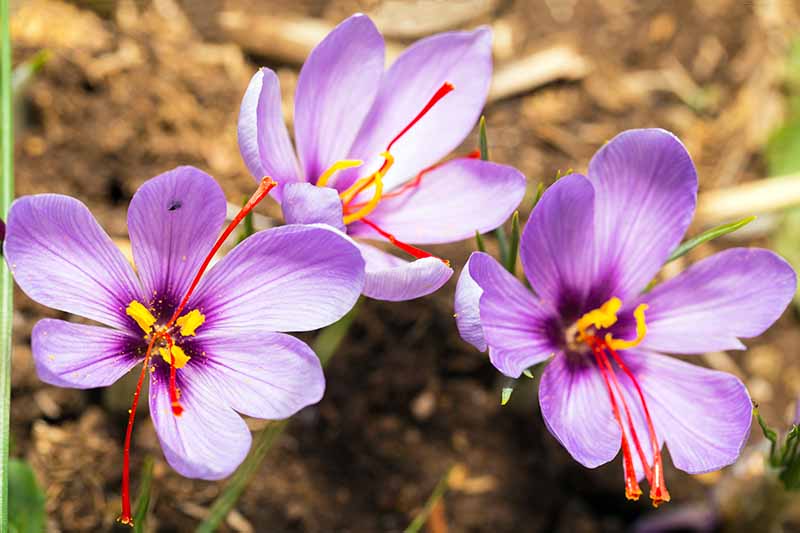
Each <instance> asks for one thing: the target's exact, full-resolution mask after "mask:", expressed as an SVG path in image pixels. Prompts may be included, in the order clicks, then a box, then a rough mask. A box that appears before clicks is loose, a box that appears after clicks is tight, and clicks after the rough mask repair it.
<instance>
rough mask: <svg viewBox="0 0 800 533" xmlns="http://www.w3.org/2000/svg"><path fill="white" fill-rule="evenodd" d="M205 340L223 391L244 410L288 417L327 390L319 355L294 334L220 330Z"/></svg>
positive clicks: (249, 413)
mask: <svg viewBox="0 0 800 533" xmlns="http://www.w3.org/2000/svg"><path fill="white" fill-rule="evenodd" d="M202 346H203V350H204V351H205V352H206V354H207V357H208V359H207V364H206V366H205V368H206V369H208V371H209V372H211V373H213V377H214V382H215V383H216V385H217V386H218V387H219V393H220V396H221V397H224V398H225V401H226V402H227V403H228V405H230V406H231V407H232V408H233V409H235V410H236V411H238V412H239V413H242V414H244V415H247V416H254V417H257V418H266V419H270V420H275V419H282V418H288V417H290V416H292V415H293V414H295V413H296V412H297V411H299V410H300V409H302V408H303V407H306V406H307V405H312V404H315V403H317V402H318V401H319V400H320V399H321V398H322V394H323V392H324V391H325V376H324V375H323V374H322V365H321V364H320V361H319V359H318V358H317V356H316V355H315V354H314V352H313V351H312V350H311V348H309V346H308V345H307V344H305V343H304V342H302V341H300V340H298V339H296V338H294V337H292V336H291V335H286V334H283V333H268V332H263V333H252V334H247V335H215V336H209V337H208V338H206V339H204V340H203V342H202Z"/></svg>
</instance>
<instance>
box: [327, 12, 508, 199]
mask: <svg viewBox="0 0 800 533" xmlns="http://www.w3.org/2000/svg"><path fill="white" fill-rule="evenodd" d="M491 76H492V34H491V30H489V28H486V27H483V28H479V29H477V30H475V31H471V32H450V33H441V34H438V35H434V36H432V37H428V38H426V39H422V40H420V41H418V42H416V43H414V44H413V45H411V46H410V47H409V48H408V49H407V50H406V51H405V52H403V54H402V55H401V56H400V57H398V58H397V60H396V61H395V62H394V64H393V65H392V66H391V68H389V70H388V71H387V72H386V75H385V76H384V78H383V81H382V83H381V88H380V91H379V93H378V97H377V98H376V99H375V104H374V105H373V107H372V109H371V110H370V113H369V115H368V116H367V118H366V120H365V121H364V126H363V129H362V130H361V131H360V132H359V133H358V138H357V139H356V141H355V143H354V144H353V148H352V150H351V151H350V156H351V157H353V158H358V159H363V160H364V161H370V160H371V162H372V165H368V166H367V167H366V168H362V169H359V170H360V172H356V171H350V172H347V173H345V175H344V176H342V178H341V181H340V182H341V183H342V186H344V185H346V184H347V183H348V182H352V181H353V180H354V179H355V177H356V176H358V175H364V174H365V171H368V170H370V169H371V170H376V169H374V168H372V166H373V165H376V164H377V165H379V164H380V162H382V160H381V158H380V157H378V156H379V154H380V153H381V152H383V151H384V150H385V149H386V147H387V145H388V144H389V142H390V141H391V140H392V139H393V138H394V137H395V136H396V135H397V134H398V133H400V132H401V131H402V130H403V128H405V127H406V125H407V124H409V123H410V122H411V120H412V119H414V117H416V116H417V114H419V112H420V111H422V109H423V108H424V107H425V105H426V104H427V103H428V101H429V100H430V99H431V97H433V95H434V94H436V92H437V91H438V90H439V88H440V87H441V86H442V85H443V84H444V83H445V82H450V83H451V84H453V85H454V86H455V90H454V91H452V92H451V93H450V94H448V95H446V96H445V97H444V98H443V99H442V100H441V101H439V103H437V104H436V105H435V106H434V107H433V108H432V109H431V110H430V111H429V112H428V113H427V114H426V115H425V116H424V117H423V118H422V119H421V120H420V121H419V122H418V123H417V124H416V125H414V127H413V128H412V129H411V130H410V131H409V132H408V133H407V134H406V135H404V136H403V137H402V138H401V139H400V140H398V141H397V143H396V144H395V145H394V146H393V147H392V154H393V155H394V158H395V162H394V166H393V167H392V168H391V169H390V170H389V172H388V173H387V175H386V177H385V180H384V181H385V182H386V187H387V189H392V188H394V187H395V186H396V185H397V184H399V183H402V182H404V181H406V180H408V179H410V178H413V177H414V176H416V175H417V174H418V173H419V172H420V171H422V170H423V169H425V168H428V167H429V166H431V165H433V164H435V163H438V162H439V161H440V160H442V159H443V158H444V157H445V156H446V155H447V154H449V153H450V152H452V151H453V150H454V149H455V148H456V147H458V145H459V144H461V142H462V141H463V140H464V139H465V138H466V136H467V135H468V134H469V132H470V131H471V130H472V127H473V126H474V125H475V122H476V121H477V120H478V117H479V116H480V113H481V110H482V108H483V104H484V102H485V101H486V95H487V94H488V92H489V83H490V80H491ZM376 158H377V159H376Z"/></svg>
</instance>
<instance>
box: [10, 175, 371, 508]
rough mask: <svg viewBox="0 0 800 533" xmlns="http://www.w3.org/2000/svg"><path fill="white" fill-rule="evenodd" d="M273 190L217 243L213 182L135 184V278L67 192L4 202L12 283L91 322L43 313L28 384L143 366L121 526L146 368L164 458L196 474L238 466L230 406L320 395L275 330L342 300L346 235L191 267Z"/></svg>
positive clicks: (304, 358)
mask: <svg viewBox="0 0 800 533" xmlns="http://www.w3.org/2000/svg"><path fill="white" fill-rule="evenodd" d="M272 185H274V183H272ZM269 188H270V184H269V181H268V180H265V182H264V183H263V184H262V186H261V187H259V190H258V191H257V193H256V194H255V195H254V196H253V198H252V199H251V201H250V202H248V204H247V205H246V206H245V208H244V209H243V211H242V213H240V215H239V216H238V217H237V219H235V220H234V223H233V224H231V225H230V226H229V227H228V228H227V230H226V231H225V232H224V233H223V234H222V236H220V237H219V238H218V235H219V232H220V230H221V229H222V226H223V223H224V222H225V213H226V203H225V197H224V195H223V193H222V190H221V189H220V187H219V185H217V183H216V182H215V181H214V179H213V178H211V176H209V175H207V174H205V173H204V172H201V171H199V170H197V169H195V168H192V167H180V168H177V169H175V170H173V171H171V172H167V173H165V174H162V175H160V176H158V177H156V178H154V179H152V180H150V181H148V182H146V183H145V184H144V185H142V187H141V188H140V189H139V190H138V191H137V193H136V194H135V195H134V197H133V199H132V201H131V204H130V208H129V209H128V228H129V230H130V238H131V248H132V250H133V257H134V260H135V264H136V268H137V272H136V273H134V270H133V268H132V267H131V265H130V264H129V263H128V261H127V260H126V259H125V257H124V256H123V255H122V253H121V252H120V251H119V249H117V248H116V247H115V246H114V244H113V243H112V241H111V239H110V238H109V237H108V235H107V234H106V233H105V232H104V231H103V230H102V229H101V227H100V226H99V225H98V223H97V221H96V220H95V219H94V217H92V215H91V213H90V212H89V210H88V209H87V208H86V206H84V205H83V204H82V203H81V202H79V201H78V200H75V199H73V198H70V197H67V196H61V195H54V194H43V195H36V196H27V197H23V198H20V199H18V200H16V201H15V202H14V204H13V205H12V207H11V211H10V213H9V217H8V233H7V238H6V241H5V248H4V251H5V257H6V260H7V261H8V263H9V265H10V266H11V269H12V271H13V274H14V277H15V279H16V281H17V283H18V284H19V286H20V287H21V288H22V290H23V291H24V292H25V293H26V294H27V295H28V296H29V297H30V298H31V299H33V300H35V301H37V302H39V303H41V304H43V305H46V306H48V307H52V308H54V309H58V310H60V311H66V312H69V313H72V314H74V315H77V316H81V317H84V318H87V319H89V320H91V321H94V322H98V323H100V324H102V326H98V325H88V324H73V323H70V322H65V321H63V320H52V319H44V320H41V321H39V323H38V324H36V326H35V327H34V329H33V334H32V342H31V344H32V349H33V357H34V361H35V364H36V369H37V372H38V374H39V377H40V378H41V379H42V380H43V381H45V382H47V383H50V384H53V385H57V386H61V387H73V388H80V389H86V388H94V387H105V386H107V385H111V384H112V383H114V382H115V381H116V380H117V379H119V378H120V377H122V376H123V375H124V374H126V373H127V372H128V371H130V370H131V369H133V368H134V367H135V366H137V365H139V364H141V363H142V362H143V361H144V366H143V368H142V372H141V374H140V378H139V388H138V389H137V391H136V394H135V396H134V404H133V407H132V409H131V415H130V419H129V423H128V432H127V435H126V441H125V461H124V463H125V464H124V469H123V512H122V515H121V517H120V520H121V521H122V522H125V523H130V522H131V515H130V503H129V498H128V457H129V449H130V438H131V431H132V425H133V416H134V413H135V409H136V404H137V402H138V399H139V391H140V390H141V384H142V380H143V378H144V376H145V373H146V371H147V370H149V372H150V413H151V416H152V418H153V423H154V424H155V428H156V432H157V434H158V437H159V440H160V441H161V446H162V448H163V450H164V455H165V457H166V459H167V461H168V462H169V464H170V465H171V466H172V467H173V468H174V469H175V470H177V471H178V472H179V473H181V474H182V475H184V476H187V477H192V478H200V479H220V478H223V477H225V476H227V475H228V474H230V473H231V472H232V471H233V470H234V469H235V468H236V467H237V466H238V465H239V464H240V463H241V462H242V460H243V459H244V457H245V455H246V454H247V452H248V450H249V448H250V441H251V437H250V432H249V431H248V429H247V425H246V424H245V422H244V420H243V419H242V418H241V416H240V414H243V415H248V416H254V417H258V418H268V419H278V418H286V417H288V416H291V415H292V414H294V413H295V412H297V411H298V410H299V409H301V408H302V407H304V406H306V405H309V404H313V403H316V402H317V401H319V399H320V398H321V397H322V393H323V390H324V387H325V381H324V377H323V374H322V369H321V366H320V362H319V360H318V359H317V357H316V356H315V354H314V352H313V351H312V350H311V349H310V348H309V347H308V346H307V345H306V344H304V343H303V342H301V341H299V340H297V339H295V338H294V337H292V336H289V335H286V334H285V333H279V332H286V331H306V330H314V329H317V328H320V327H323V326H325V325H327V324H330V323H331V322H334V321H335V320H337V319H339V318H340V317H341V316H342V315H344V314H345V313H346V312H347V311H348V310H349V309H350V308H351V307H352V306H353V304H354V303H355V301H356V299H357V298H358V295H359V294H360V293H361V289H362V286H363V268H364V264H363V260H362V258H361V255H360V253H359V251H358V249H357V248H356V247H355V246H354V245H353V244H352V242H351V241H350V239H348V238H347V237H346V236H344V235H342V234H341V233H340V232H338V231H336V230H334V229H332V228H330V227H328V226H324V225H322V226H319V227H314V226H283V227H280V228H276V229H271V230H268V231H262V232H259V233H256V234H255V235H253V236H251V237H249V238H248V239H246V240H244V241H243V242H242V243H241V244H239V245H238V246H236V248H234V249H233V250H232V251H231V252H230V253H228V254H227V255H226V256H225V257H224V258H223V259H222V260H220V261H219V262H218V263H217V264H216V265H215V266H214V267H213V268H211V269H210V270H209V271H208V273H207V274H206V275H205V276H202V274H203V272H204V270H205V269H206V267H207V266H208V264H209V261H210V259H211V257H212V256H213V253H214V251H216V249H218V247H219V245H220V244H221V243H222V241H223V240H224V238H225V237H226V236H227V235H228V234H230V232H231V231H232V230H233V228H234V226H235V224H236V223H237V222H238V221H239V220H241V218H242V217H243V215H244V213H245V212H246V211H248V210H250V209H252V207H254V205H255V203H257V202H258V201H259V200H260V199H261V198H263V197H264V196H266V194H267V192H268V190H269ZM137 274H138V275H137ZM201 276H202V278H201ZM195 288H196V290H195Z"/></svg>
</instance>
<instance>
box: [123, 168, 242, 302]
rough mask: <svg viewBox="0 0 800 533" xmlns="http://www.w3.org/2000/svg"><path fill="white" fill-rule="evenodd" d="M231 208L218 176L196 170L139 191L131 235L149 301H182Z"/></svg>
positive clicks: (185, 170) (130, 212)
mask: <svg viewBox="0 0 800 533" xmlns="http://www.w3.org/2000/svg"><path fill="white" fill-rule="evenodd" d="M226 207H227V204H226V202H225V195H224V194H223V192H222V189H221V188H220V187H219V185H218V184H217V182H216V181H215V180H214V178H212V177H211V176H209V175H208V174H206V173H205V172H203V171H201V170H198V169H196V168H194V167H188V166H186V167H178V168H176V169H174V170H171V171H169V172H165V173H163V174H161V175H159V176H157V177H155V178H153V179H151V180H148V181H146V182H145V183H144V185H142V186H141V187H140V188H139V190H138V191H136V194H134V195H133V199H132V200H131V205H130V207H129V208H128V231H129V233H130V236H131V249H132V250H133V258H134V262H135V263H136V268H137V270H138V272H139V277H140V279H141V280H142V284H143V285H144V288H145V291H146V293H147V295H148V298H153V299H155V298H158V297H162V296H164V297H167V298H170V299H173V300H180V298H181V297H182V296H183V294H184V293H185V292H186V290H187V289H188V288H189V284H190V283H191V282H192V279H193V278H194V276H195V275H196V273H197V270H198V269H199V268H200V265H201V264H202V263H203V260H204V259H205V258H206V256H207V255H208V252H209V251H211V248H212V247H213V246H214V242H215V241H216V240H217V237H218V236H219V233H220V231H221V230H222V225H223V224H224V223H225V213H226ZM143 303H146V302H143Z"/></svg>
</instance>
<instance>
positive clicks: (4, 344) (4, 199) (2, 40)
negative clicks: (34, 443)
mask: <svg viewBox="0 0 800 533" xmlns="http://www.w3.org/2000/svg"><path fill="white" fill-rule="evenodd" d="M8 4H9V2H8V0H0V120H2V133H1V134H0V137H2V142H1V144H0V159H2V162H1V163H0V168H1V169H2V171H1V172H2V175H0V218H2V219H3V221H5V220H6V219H7V218H8V208H9V206H10V205H11V201H12V200H13V199H14V116H13V115H12V108H13V104H12V98H13V95H12V94H11V36H10V33H9V28H8V17H9V6H8ZM13 295H14V292H13V281H12V278H11V271H10V270H9V268H8V265H6V263H5V261H2V262H0V531H8V449H9V410H10V409H9V407H10V403H11V316H12V313H13V312H14V307H13Z"/></svg>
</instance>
